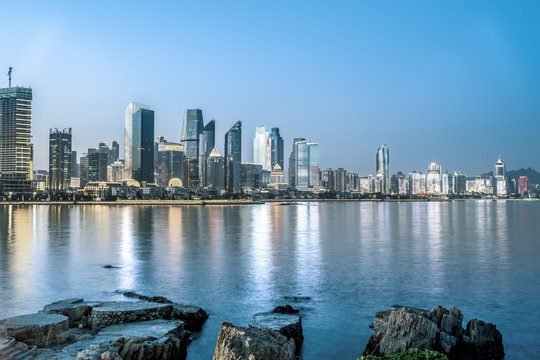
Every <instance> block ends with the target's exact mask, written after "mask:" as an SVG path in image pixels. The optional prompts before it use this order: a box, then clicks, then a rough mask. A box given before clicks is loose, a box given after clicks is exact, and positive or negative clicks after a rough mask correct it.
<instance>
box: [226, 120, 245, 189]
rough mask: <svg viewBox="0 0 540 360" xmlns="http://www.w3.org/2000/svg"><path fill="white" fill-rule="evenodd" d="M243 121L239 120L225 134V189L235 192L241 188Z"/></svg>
mask: <svg viewBox="0 0 540 360" xmlns="http://www.w3.org/2000/svg"><path fill="white" fill-rule="evenodd" d="M241 161H242V122H241V121H237V122H236V124H234V125H233V126H232V127H231V128H230V129H229V131H227V133H226V134H225V190H226V191H227V192H228V193H235V192H239V191H240V190H241V186H240V176H241V171H242V168H241V165H240V163H241Z"/></svg>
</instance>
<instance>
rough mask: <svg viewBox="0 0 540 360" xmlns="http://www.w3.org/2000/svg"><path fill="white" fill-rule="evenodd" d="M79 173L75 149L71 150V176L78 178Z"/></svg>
mask: <svg viewBox="0 0 540 360" xmlns="http://www.w3.org/2000/svg"><path fill="white" fill-rule="evenodd" d="M79 175H80V171H79V164H78V162H77V151H75V150H72V151H71V177H72V178H78V177H79Z"/></svg>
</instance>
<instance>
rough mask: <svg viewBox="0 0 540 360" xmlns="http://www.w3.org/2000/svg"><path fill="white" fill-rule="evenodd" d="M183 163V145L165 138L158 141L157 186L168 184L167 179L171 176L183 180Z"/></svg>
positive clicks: (169, 179)
mask: <svg viewBox="0 0 540 360" xmlns="http://www.w3.org/2000/svg"><path fill="white" fill-rule="evenodd" d="M184 163H185V161H184V147H183V146H182V145H181V144H178V143H173V142H167V141H165V140H164V141H160V142H158V166H157V180H156V182H157V184H158V186H161V187H164V188H165V187H167V186H169V181H171V179H173V178H178V179H179V180H182V181H183V179H184Z"/></svg>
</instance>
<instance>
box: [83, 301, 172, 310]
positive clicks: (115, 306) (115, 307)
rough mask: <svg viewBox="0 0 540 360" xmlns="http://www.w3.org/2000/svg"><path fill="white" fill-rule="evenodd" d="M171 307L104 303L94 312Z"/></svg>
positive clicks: (131, 303)
mask: <svg viewBox="0 0 540 360" xmlns="http://www.w3.org/2000/svg"><path fill="white" fill-rule="evenodd" d="M166 307H171V304H159V303H152V302H148V301H134V302H133V301H113V302H105V303H102V304H101V306H96V307H93V308H92V311H93V312H126V311H142V310H153V309H159V308H166Z"/></svg>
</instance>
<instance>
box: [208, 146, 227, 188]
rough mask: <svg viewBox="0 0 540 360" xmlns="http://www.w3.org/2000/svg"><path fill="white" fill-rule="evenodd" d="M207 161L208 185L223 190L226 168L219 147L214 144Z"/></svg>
mask: <svg viewBox="0 0 540 360" xmlns="http://www.w3.org/2000/svg"><path fill="white" fill-rule="evenodd" d="M206 162H207V179H206V182H207V184H206V186H208V187H211V188H214V189H216V190H217V191H221V189H223V187H224V185H223V184H224V180H225V176H224V169H223V156H221V154H220V153H219V151H218V149H217V148H216V147H215V146H214V148H213V149H212V151H211V152H210V155H208V159H207V160H206Z"/></svg>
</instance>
